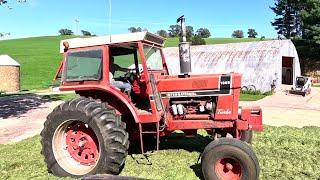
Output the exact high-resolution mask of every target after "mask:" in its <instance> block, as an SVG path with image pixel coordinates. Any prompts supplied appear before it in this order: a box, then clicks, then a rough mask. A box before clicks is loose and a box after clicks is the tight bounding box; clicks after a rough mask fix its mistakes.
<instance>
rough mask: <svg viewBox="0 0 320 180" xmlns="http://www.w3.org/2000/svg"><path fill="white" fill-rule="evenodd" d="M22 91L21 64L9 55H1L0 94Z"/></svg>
mask: <svg viewBox="0 0 320 180" xmlns="http://www.w3.org/2000/svg"><path fill="white" fill-rule="evenodd" d="M18 91H20V64H19V63H18V62H16V61H15V60H14V59H12V58H11V57H10V56H8V55H0V92H18Z"/></svg>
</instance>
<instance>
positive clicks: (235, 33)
mask: <svg viewBox="0 0 320 180" xmlns="http://www.w3.org/2000/svg"><path fill="white" fill-rule="evenodd" d="M232 37H233V38H243V37H244V35H243V31H242V30H235V31H233V33H232Z"/></svg>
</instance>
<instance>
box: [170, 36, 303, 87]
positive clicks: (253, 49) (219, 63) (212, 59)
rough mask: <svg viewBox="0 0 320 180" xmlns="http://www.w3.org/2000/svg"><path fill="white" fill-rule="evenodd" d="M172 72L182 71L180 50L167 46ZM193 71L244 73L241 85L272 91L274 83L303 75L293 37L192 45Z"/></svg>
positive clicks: (287, 81)
mask: <svg viewBox="0 0 320 180" xmlns="http://www.w3.org/2000/svg"><path fill="white" fill-rule="evenodd" d="M164 56H165V58H166V62H167V65H168V69H169V73H170V74H180V66H179V50H178V48H177V47H170V48H165V49H164ZM191 59H192V65H191V66H192V73H191V74H216V73H230V72H237V73H241V74H242V86H250V85H253V86H255V88H256V89H257V90H260V91H262V92H266V91H270V90H271V84H272V83H273V82H274V84H275V85H276V87H279V85H281V84H290V85H292V84H293V83H294V79H295V77H296V76H300V75H301V70H300V63H299V57H298V53H297V50H296V48H295V46H294V44H293V43H292V41H291V40H271V41H259V42H245V43H231V44H218V45H202V46H191Z"/></svg>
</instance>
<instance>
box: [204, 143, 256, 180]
mask: <svg viewBox="0 0 320 180" xmlns="http://www.w3.org/2000/svg"><path fill="white" fill-rule="evenodd" d="M201 164H202V173H203V176H204V178H205V179H206V180H229V179H232V180H237V179H239V180H240V179H241V180H247V179H250V180H256V179H258V178H259V172H260V166H259V162H258V158H257V157H256V155H255V153H254V152H253V150H252V149H251V148H250V146H249V145H248V144H246V143H245V142H242V141H240V140H237V139H233V138H220V139H217V140H215V141H212V142H211V143H210V144H209V145H208V146H207V147H206V148H205V150H204V152H203V154H202V158H201Z"/></svg>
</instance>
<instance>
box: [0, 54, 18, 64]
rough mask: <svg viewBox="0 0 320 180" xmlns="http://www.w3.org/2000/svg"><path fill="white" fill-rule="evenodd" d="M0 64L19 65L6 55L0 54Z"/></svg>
mask: <svg viewBox="0 0 320 180" xmlns="http://www.w3.org/2000/svg"><path fill="white" fill-rule="evenodd" d="M0 66H20V64H19V63H18V62H17V61H15V60H14V59H12V58H11V57H10V56H8V55H0Z"/></svg>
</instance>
